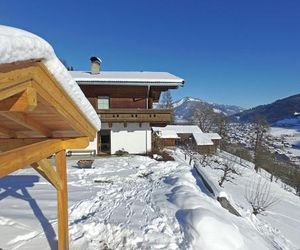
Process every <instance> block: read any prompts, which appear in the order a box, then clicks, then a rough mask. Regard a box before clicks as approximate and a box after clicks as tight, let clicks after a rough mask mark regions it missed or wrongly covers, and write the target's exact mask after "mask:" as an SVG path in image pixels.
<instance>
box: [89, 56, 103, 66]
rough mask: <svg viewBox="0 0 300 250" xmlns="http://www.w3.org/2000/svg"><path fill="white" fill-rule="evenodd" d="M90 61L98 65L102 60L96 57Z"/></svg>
mask: <svg viewBox="0 0 300 250" xmlns="http://www.w3.org/2000/svg"><path fill="white" fill-rule="evenodd" d="M90 60H91V62H96V63H99V64H100V63H102V60H101V59H100V58H99V57H97V56H92V57H91V58H90Z"/></svg>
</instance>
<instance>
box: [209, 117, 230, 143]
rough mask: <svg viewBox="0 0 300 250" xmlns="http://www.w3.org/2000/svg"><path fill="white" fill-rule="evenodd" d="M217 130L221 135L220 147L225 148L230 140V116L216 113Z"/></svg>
mask: <svg viewBox="0 0 300 250" xmlns="http://www.w3.org/2000/svg"><path fill="white" fill-rule="evenodd" d="M213 121H214V123H215V124H214V125H215V131H216V132H217V133H218V134H219V135H220V136H221V138H222V140H221V141H220V149H225V148H226V146H227V144H228V141H229V136H228V118H227V117H226V116H225V115H223V114H215V115H214V118H213Z"/></svg>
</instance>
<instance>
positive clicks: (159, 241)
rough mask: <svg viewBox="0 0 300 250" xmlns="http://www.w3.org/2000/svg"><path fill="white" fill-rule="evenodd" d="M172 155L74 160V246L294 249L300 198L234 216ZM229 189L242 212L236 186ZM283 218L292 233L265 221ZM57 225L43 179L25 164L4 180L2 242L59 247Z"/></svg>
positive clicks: (16, 246)
mask: <svg viewBox="0 0 300 250" xmlns="http://www.w3.org/2000/svg"><path fill="white" fill-rule="evenodd" d="M173 154H174V157H175V158H176V161H169V162H158V161H156V160H154V159H150V158H148V157H143V156H127V157H106V158H99V159H96V160H95V162H94V168H93V169H78V168H76V160H69V161H68V187H69V224H70V227H69V228H70V242H71V249H104V248H106V249H108V248H109V249H208V250H209V249H220V250H221V249H222V250H226V249H230V250H231V249H297V248H296V247H293V244H294V245H296V244H298V243H299V242H298V241H297V239H295V238H297V237H296V236H297V235H300V234H299V230H300V227H299V225H300V223H299V218H300V216H299V213H300V209H299V204H300V202H299V200H296V199H299V197H294V195H293V194H292V193H288V195H286V197H285V200H284V201H283V202H282V203H281V205H280V206H281V207H280V208H278V210H272V212H273V214H271V213H270V214H268V215H267V216H266V217H265V218H264V217H262V218H260V217H259V219H256V218H254V217H253V216H250V214H247V213H246V212H245V213H242V215H243V216H242V217H237V216H235V215H232V214H230V213H229V212H228V211H227V210H225V209H223V208H222V207H221V206H220V204H219V203H218V202H217V201H216V200H215V197H213V195H211V193H210V192H209V191H208V190H207V189H206V187H205V185H204V184H203V182H202V180H201V178H199V176H198V174H197V172H196V170H195V169H194V168H192V167H191V166H189V165H188V164H187V163H186V162H185V160H184V157H183V154H182V153H181V151H180V150H176V152H173ZM205 169H206V170H208V168H207V167H206V168H205ZM212 173H214V171H208V175H210V176H211V178H212V181H214V179H215V178H216V176H217V175H216V176H214V174H212ZM245 176H247V175H245ZM245 178H246V177H245ZM225 189H226V192H227V191H228V193H229V194H230V195H231V198H233V199H235V198H237V204H238V205H239V207H238V209H239V211H240V210H242V211H243V210H244V209H245V208H246V205H245V204H243V203H242V202H241V201H242V198H241V197H239V196H236V197H235V194H236V193H237V192H236V190H237V189H238V186H237V185H228V184H227V183H226V184H225ZM240 189H241V188H240ZM234 190H235V191H234ZM231 191H232V192H231ZM277 191H278V192H284V191H282V190H281V189H280V188H279V187H278V190H277ZM240 192H242V191H241V190H240ZM280 194H281V193H280ZM281 209H285V210H286V212H284V213H282V211H281ZM275 213H277V214H278V216H275ZM284 216H286V218H285V217H284ZM269 217H270V218H272V220H275V218H277V217H278V218H279V219H278V220H277V221H270V220H269V219H268V218H269ZM284 220H286V222H285V224H289V225H290V228H289V232H284V231H283V230H282V229H280V230H281V231H282V233H281V231H279V230H275V229H274V228H273V227H274V226H273V225H272V227H271V226H268V224H267V223H266V222H268V223H270V224H271V223H272V224H274V225H275V226H276V227H277V228H279V226H277V225H280V223H281V222H282V221H284ZM276 223H277V224H276ZM56 227H57V220H56V194H55V191H54V189H53V188H52V186H50V184H48V183H47V182H46V181H45V180H43V179H42V177H39V176H37V175H36V173H35V172H34V171H33V170H31V169H26V170H22V171H18V172H15V173H14V174H13V175H10V176H8V177H5V178H3V179H0V232H1V234H0V248H2V249H5V250H6V249H49V248H52V249H55V246H56ZM293 227H294V229H293ZM283 235H284V236H283ZM276 237H278V240H277V241H276V240H275V239H274V238H276ZM287 239H289V240H291V241H292V243H289V242H288V240H287ZM294 240H295V241H294ZM298 246H299V244H298Z"/></svg>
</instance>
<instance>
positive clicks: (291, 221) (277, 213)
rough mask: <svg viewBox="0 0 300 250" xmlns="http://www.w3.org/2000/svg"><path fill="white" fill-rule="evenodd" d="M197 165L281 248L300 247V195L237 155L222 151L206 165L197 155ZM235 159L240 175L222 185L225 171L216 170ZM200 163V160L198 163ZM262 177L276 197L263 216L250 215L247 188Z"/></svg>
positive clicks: (239, 210) (237, 207) (243, 214)
mask: <svg viewBox="0 0 300 250" xmlns="http://www.w3.org/2000/svg"><path fill="white" fill-rule="evenodd" d="M196 159H198V160H196V165H197V169H198V170H199V171H200V173H203V175H204V176H206V177H207V178H208V179H209V181H210V182H212V184H213V185H214V186H215V187H217V189H218V191H217V192H222V191H223V192H224V191H225V192H226V194H227V196H228V198H229V200H230V201H231V203H232V205H234V207H235V208H236V209H237V210H238V212H239V213H240V214H241V215H242V216H243V217H245V218H249V219H251V220H252V223H253V224H254V225H255V227H256V228H257V230H258V231H260V233H261V234H262V235H265V237H266V238H268V239H269V240H270V241H271V242H272V244H273V245H274V246H277V248H278V249H300V238H299V235H300V197H299V196H296V195H295V191H294V190H293V189H292V188H291V187H288V186H286V185H285V184H283V183H282V182H280V180H278V181H277V182H272V183H270V181H269V180H270V176H269V174H268V173H267V172H265V171H263V170H261V171H260V173H259V174H257V173H256V172H255V171H254V166H253V164H252V163H249V162H247V161H244V160H242V161H241V160H240V158H238V157H233V156H232V155H230V154H228V153H225V152H221V153H219V154H218V155H217V156H214V157H212V158H211V159H210V160H209V161H208V162H209V164H207V166H206V167H203V164H202V165H201V164H199V160H201V156H196ZM226 161H227V162H228V161H229V162H233V163H234V168H235V170H236V171H237V172H238V173H240V174H241V175H240V176H239V175H232V176H233V177H234V178H235V179H234V180H232V182H224V184H223V188H221V187H219V186H218V181H219V180H220V177H221V176H222V174H223V173H222V171H221V170H217V169H216V168H218V167H219V166H220V164H221V163H222V162H226ZM197 162H198V163H197ZM260 178H262V180H263V181H264V182H268V183H270V194H271V195H273V196H274V197H275V199H277V202H276V203H275V204H274V206H271V207H270V208H268V209H267V211H265V212H264V213H263V215H258V216H257V218H256V217H255V216H251V215H250V214H251V206H250V204H249V202H248V201H247V200H246V198H245V194H246V190H247V188H249V186H251V185H252V183H257V182H258V180H259V179H260Z"/></svg>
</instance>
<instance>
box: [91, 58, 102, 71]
mask: <svg viewBox="0 0 300 250" xmlns="http://www.w3.org/2000/svg"><path fill="white" fill-rule="evenodd" d="M90 60H91V74H92V75H96V74H100V64H101V63H102V61H101V59H100V58H99V57H96V56H92V57H91V58H90Z"/></svg>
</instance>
